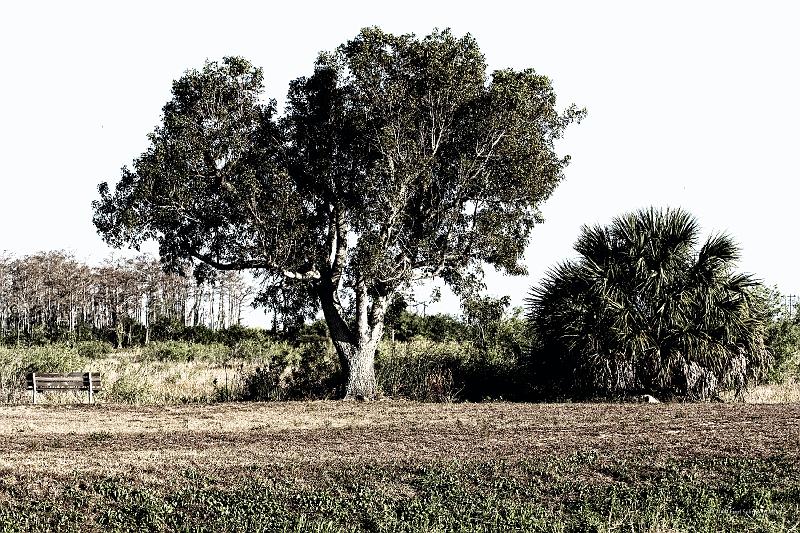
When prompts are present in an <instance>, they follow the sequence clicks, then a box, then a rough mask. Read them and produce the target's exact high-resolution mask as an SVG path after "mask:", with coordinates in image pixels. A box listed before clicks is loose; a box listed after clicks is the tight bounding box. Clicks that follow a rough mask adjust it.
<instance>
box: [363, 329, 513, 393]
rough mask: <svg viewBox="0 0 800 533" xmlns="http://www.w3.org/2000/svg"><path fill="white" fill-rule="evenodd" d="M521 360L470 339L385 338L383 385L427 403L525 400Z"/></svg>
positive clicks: (379, 365)
mask: <svg viewBox="0 0 800 533" xmlns="http://www.w3.org/2000/svg"><path fill="white" fill-rule="evenodd" d="M517 365H518V359H517V358H516V357H514V356H513V355H511V354H508V353H505V352H503V351H487V350H481V349H478V348H476V347H475V346H474V345H473V344H472V343H470V342H446V343H438V342H431V341H429V340H426V339H415V340H413V341H411V342H408V343H388V342H387V343H383V344H382V345H381V349H380V350H379V352H378V355H377V358H376V363H375V367H376V378H377V381H378V386H379V387H380V389H381V391H382V392H383V394H385V395H387V396H402V397H405V398H409V399H412V400H417V401H424V402H451V401H461V400H468V401H483V400H493V399H523V398H526V397H527V390H526V389H525V388H524V382H523V381H521V380H519V379H518V378H517V377H516V376H518V374H519V373H518V372H517Z"/></svg>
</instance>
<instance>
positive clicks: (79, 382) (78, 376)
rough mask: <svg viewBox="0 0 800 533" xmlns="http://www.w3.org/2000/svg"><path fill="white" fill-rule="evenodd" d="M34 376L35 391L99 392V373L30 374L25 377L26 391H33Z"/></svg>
mask: <svg viewBox="0 0 800 533" xmlns="http://www.w3.org/2000/svg"><path fill="white" fill-rule="evenodd" d="M34 376H35V380H36V389H37V390H64V389H67V390H89V383H90V380H91V384H92V387H91V388H92V390H95V391H97V390H100V388H101V382H100V373H99V372H66V373H45V372H43V373H39V372H36V373H32V374H28V375H27V377H26V380H27V385H28V390H31V389H33V382H34Z"/></svg>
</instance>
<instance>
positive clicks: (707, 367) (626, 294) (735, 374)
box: [529, 208, 770, 399]
mask: <svg viewBox="0 0 800 533" xmlns="http://www.w3.org/2000/svg"><path fill="white" fill-rule="evenodd" d="M698 241H699V226H698V223H697V221H696V220H695V219H694V218H693V217H692V216H691V215H690V214H688V213H687V212H685V211H682V210H680V209H666V210H657V209H653V208H651V209H646V210H641V211H638V212H634V213H630V214H626V215H623V216H621V217H619V218H616V219H614V220H613V222H612V223H611V224H610V225H609V226H607V227H602V226H592V227H588V226H584V227H583V230H582V232H581V235H580V237H579V238H578V241H577V242H576V244H575V250H576V251H577V252H578V254H579V257H578V259H576V260H571V261H566V262H564V263H562V264H560V265H558V266H556V267H555V268H553V269H552V270H551V271H550V272H549V273H548V275H547V277H546V278H545V280H544V281H543V283H542V285H541V286H539V287H537V288H535V289H533V291H532V293H531V298H530V300H529V305H530V318H531V321H532V325H533V328H534V334H535V337H536V338H537V339H539V343H538V346H536V347H535V351H534V353H533V354H532V360H531V365H532V373H533V377H534V381H535V383H536V384H537V385H538V386H539V387H540V388H541V389H542V390H543V391H544V392H546V393H549V394H562V395H571V396H614V395H621V394H628V393H650V394H654V395H656V396H661V397H665V396H666V397H682V398H689V399H704V398H712V397H714V396H716V395H717V393H718V391H719V390H721V389H734V390H736V392H737V393H741V392H743V390H744V388H745V386H746V384H747V382H748V380H751V379H755V378H759V377H761V376H762V375H763V372H764V371H765V369H766V368H768V365H769V361H770V356H769V353H768V351H767V350H766V349H765V347H764V340H763V335H764V328H765V323H764V318H763V312H762V310H761V308H762V306H763V302H762V299H761V298H760V297H759V296H758V295H757V294H756V292H755V288H756V287H757V286H758V283H757V282H756V281H755V280H754V279H753V278H752V277H750V276H749V275H745V274H740V273H737V272H735V270H734V268H735V262H736V259H737V258H738V249H737V247H736V245H735V244H734V242H733V240H732V239H731V238H730V237H728V236H726V235H712V236H711V237H709V238H708V239H707V240H706V241H705V243H703V244H702V246H700V247H699V248H698V247H697V245H698Z"/></svg>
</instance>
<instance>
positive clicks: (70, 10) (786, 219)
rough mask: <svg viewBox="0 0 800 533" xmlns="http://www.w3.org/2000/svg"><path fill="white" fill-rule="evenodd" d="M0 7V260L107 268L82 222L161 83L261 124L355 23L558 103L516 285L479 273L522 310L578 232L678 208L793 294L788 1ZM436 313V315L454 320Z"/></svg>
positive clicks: (128, 155) (794, 104)
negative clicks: (537, 209) (457, 41)
mask: <svg viewBox="0 0 800 533" xmlns="http://www.w3.org/2000/svg"><path fill="white" fill-rule="evenodd" d="M381 4H383V3H381V2H374V1H372V2H354V1H337V2H330V1H327V2H326V1H319V2H281V3H280V5H279V6H275V5H268V3H267V2H233V1H228V2H224V3H223V2H198V1H194V2H166V1H161V2H149V1H137V2H127V3H124V4H123V3H120V2H107V1H106V2H97V3H91V2H81V1H76V0H71V1H69V2H62V1H59V2H55V1H54V2H37V1H25V2H22V1H17V2H3V3H2V5H0V54H2V69H3V76H2V82H0V165H1V166H0V176H1V178H0V179H2V187H0V251H2V250H7V251H9V252H11V253H14V254H16V255H22V254H27V253H31V252H35V251H39V250H54V249H64V250H68V251H72V252H73V253H75V255H76V256H78V257H79V258H82V259H87V260H97V259H99V258H103V257H106V256H107V255H109V253H110V250H109V249H108V248H107V247H106V246H105V245H104V244H103V243H102V241H101V240H100V238H99V237H98V236H97V235H96V233H95V230H94V227H93V226H92V223H91V216H92V212H91V205H90V204H91V201H92V200H93V199H94V198H95V196H96V186H97V184H98V183H99V182H101V181H106V180H107V181H109V182H111V183H114V182H116V180H117V179H118V177H119V169H120V167H121V166H122V165H125V164H130V162H131V160H132V159H133V158H134V157H136V156H138V155H139V154H140V153H141V152H142V151H143V150H144V149H145V148H146V146H147V139H146V135H147V133H148V132H150V131H152V130H153V128H154V127H155V126H156V125H157V124H158V123H159V120H160V116H161V108H162V106H163V105H164V103H165V102H166V101H167V100H168V99H169V97H170V87H171V83H172V81H173V80H174V79H176V78H178V77H180V76H181V74H182V73H183V72H184V71H185V70H187V69H189V68H197V67H202V65H203V62H204V61H205V60H206V59H209V60H215V59H219V58H221V57H223V56H226V55H241V56H244V57H246V58H248V59H249V60H250V61H251V62H253V63H254V64H255V65H258V66H261V67H263V68H264V73H265V80H266V95H267V96H268V97H270V98H276V99H277V100H278V102H279V105H280V107H281V108H282V106H283V99H284V96H285V94H286V91H287V89H288V83H289V81H290V80H292V79H294V78H296V77H298V76H302V75H307V74H309V73H310V72H311V69H312V65H313V61H314V59H315V57H316V55H317V54H318V53H319V52H320V51H322V50H330V49H333V48H335V47H336V46H337V45H339V44H340V43H342V42H344V41H346V40H348V39H350V38H352V37H353V36H355V35H356V33H357V32H358V30H359V29H360V28H362V27H364V26H372V25H377V26H380V27H381V28H383V29H384V30H386V31H389V32H393V33H409V32H413V33H416V34H417V35H419V36H424V35H426V34H428V33H430V31H431V30H432V29H433V28H434V27H439V28H446V27H449V28H452V30H453V32H454V33H455V34H457V35H462V34H464V33H471V34H472V35H474V36H475V37H476V39H477V41H478V43H479V45H480V47H481V49H482V51H483V53H484V54H485V56H486V60H487V62H488V64H489V67H490V69H495V68H505V67H513V68H517V69H522V68H527V67H533V68H535V69H536V70H537V71H538V72H539V73H542V74H545V75H547V76H549V77H550V78H551V80H552V81H553V85H554V87H555V90H556V94H557V95H558V98H559V106H560V107H566V106H567V105H569V104H570V103H573V102H574V103H576V104H578V105H579V106H581V107H584V106H585V107H586V108H587V109H588V113H589V114H588V117H587V118H586V120H584V122H583V123H582V124H580V125H578V126H572V127H571V128H570V129H569V131H568V132H567V134H566V136H565V138H564V140H563V141H562V142H561V143H560V146H559V151H560V152H561V153H562V154H570V155H571V156H572V163H571V165H570V166H569V167H568V168H567V171H566V180H565V181H564V182H563V183H562V184H561V185H560V186H559V187H558V188H557V189H556V191H555V193H554V195H553V196H552V197H551V198H550V199H549V200H548V201H547V202H546V203H545V204H544V206H543V209H542V211H543V213H544V215H545V218H546V221H545V223H544V224H543V225H541V226H538V227H537V228H536V229H535V230H534V232H533V236H532V240H531V244H530V246H529V249H528V253H527V256H526V262H527V264H528V265H529V269H530V274H531V275H530V276H529V277H525V278H518V279H508V278H502V277H499V276H494V275H490V276H489V277H488V278H487V281H488V285H489V287H488V291H489V292H490V293H492V294H496V295H502V294H510V295H511V296H512V298H513V299H514V302H515V303H516V304H519V303H521V301H522V298H523V297H524V295H525V294H526V293H527V291H528V289H529V287H530V286H531V285H532V284H535V283H536V282H537V280H538V279H540V278H541V276H542V274H543V273H544V272H545V271H546V270H547V268H548V267H550V266H552V265H553V264H555V263H557V262H558V261H561V260H563V259H565V258H567V257H570V256H571V255H573V252H572V249H571V248H572V244H573V243H574V241H575V239H576V237H577V235H578V232H579V230H580V227H581V225H582V224H585V223H590V224H591V223H598V222H599V223H607V222H609V221H610V220H611V218H612V217H614V216H616V215H619V214H621V213H624V212H626V211H630V210H634V209H637V208H640V207H646V206H650V205H654V206H681V207H684V208H686V209H687V210H689V211H690V212H692V213H693V214H695V215H696V216H697V217H698V219H699V220H700V223H701V224H702V226H703V228H704V230H706V231H725V232H727V233H729V234H730V235H732V236H733V237H734V238H735V239H736V240H737V241H738V242H739V243H740V245H741V248H742V260H741V261H740V266H741V268H742V270H745V271H748V272H751V273H754V274H755V275H757V276H758V277H759V278H761V279H763V280H764V281H765V282H766V283H768V284H770V285H778V287H779V288H780V289H781V290H782V291H783V292H784V293H789V292H796V291H798V290H800V283H798V279H797V274H796V272H797V265H798V260H799V259H800V250H799V249H798V245H797V242H796V241H797V239H796V235H797V231H796V229H795V228H796V226H797V224H798V220H800V216H799V215H798V212H797V211H798V210H797V209H796V206H797V204H798V200H797V197H796V192H797V191H798V187H797V179H798V145H799V144H800V143H798V141H800V134H798V124H799V123H800V74H799V73H798V64H799V63H800V61H798V51H800V30H798V23H799V22H800V17H798V14H800V13H799V11H800V8H798V7H797V6H798V5H800V4H798V3H797V2H792V1H786V2H770V1H761V2H747V3H745V2H730V1H727V2H698V1H693V2H680V1H678V2H676V1H672V2H660V3H656V2H641V1H638V2H607V1H606V2H596V1H591V2H554V1H548V2H523V1H519V2H503V1H483V2H464V1H462V2H434V1H431V0H427V1H416V0H413V1H405V2H393V3H391V4H386V5H381ZM453 303H454V302H453V300H451V299H445V301H444V302H443V303H442V305H441V306H440V307H441V308H444V309H446V310H451V311H453V312H457V311H458V310H457V308H453Z"/></svg>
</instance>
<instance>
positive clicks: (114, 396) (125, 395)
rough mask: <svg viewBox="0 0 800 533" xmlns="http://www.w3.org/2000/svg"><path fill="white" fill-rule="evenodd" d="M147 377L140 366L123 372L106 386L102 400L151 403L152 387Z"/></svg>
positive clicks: (152, 396)
mask: <svg viewBox="0 0 800 533" xmlns="http://www.w3.org/2000/svg"><path fill="white" fill-rule="evenodd" d="M147 378H148V376H147V373H146V372H144V371H142V369H141V368H139V369H138V370H129V371H127V372H124V373H123V374H121V375H120V376H119V377H118V378H117V380H116V381H114V382H113V383H112V384H111V386H110V387H109V388H108V392H107V395H106V398H105V399H104V400H105V401H108V402H117V403H127V404H144V403H153V400H154V394H153V388H152V386H151V384H150V382H149V381H148V379H147Z"/></svg>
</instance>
